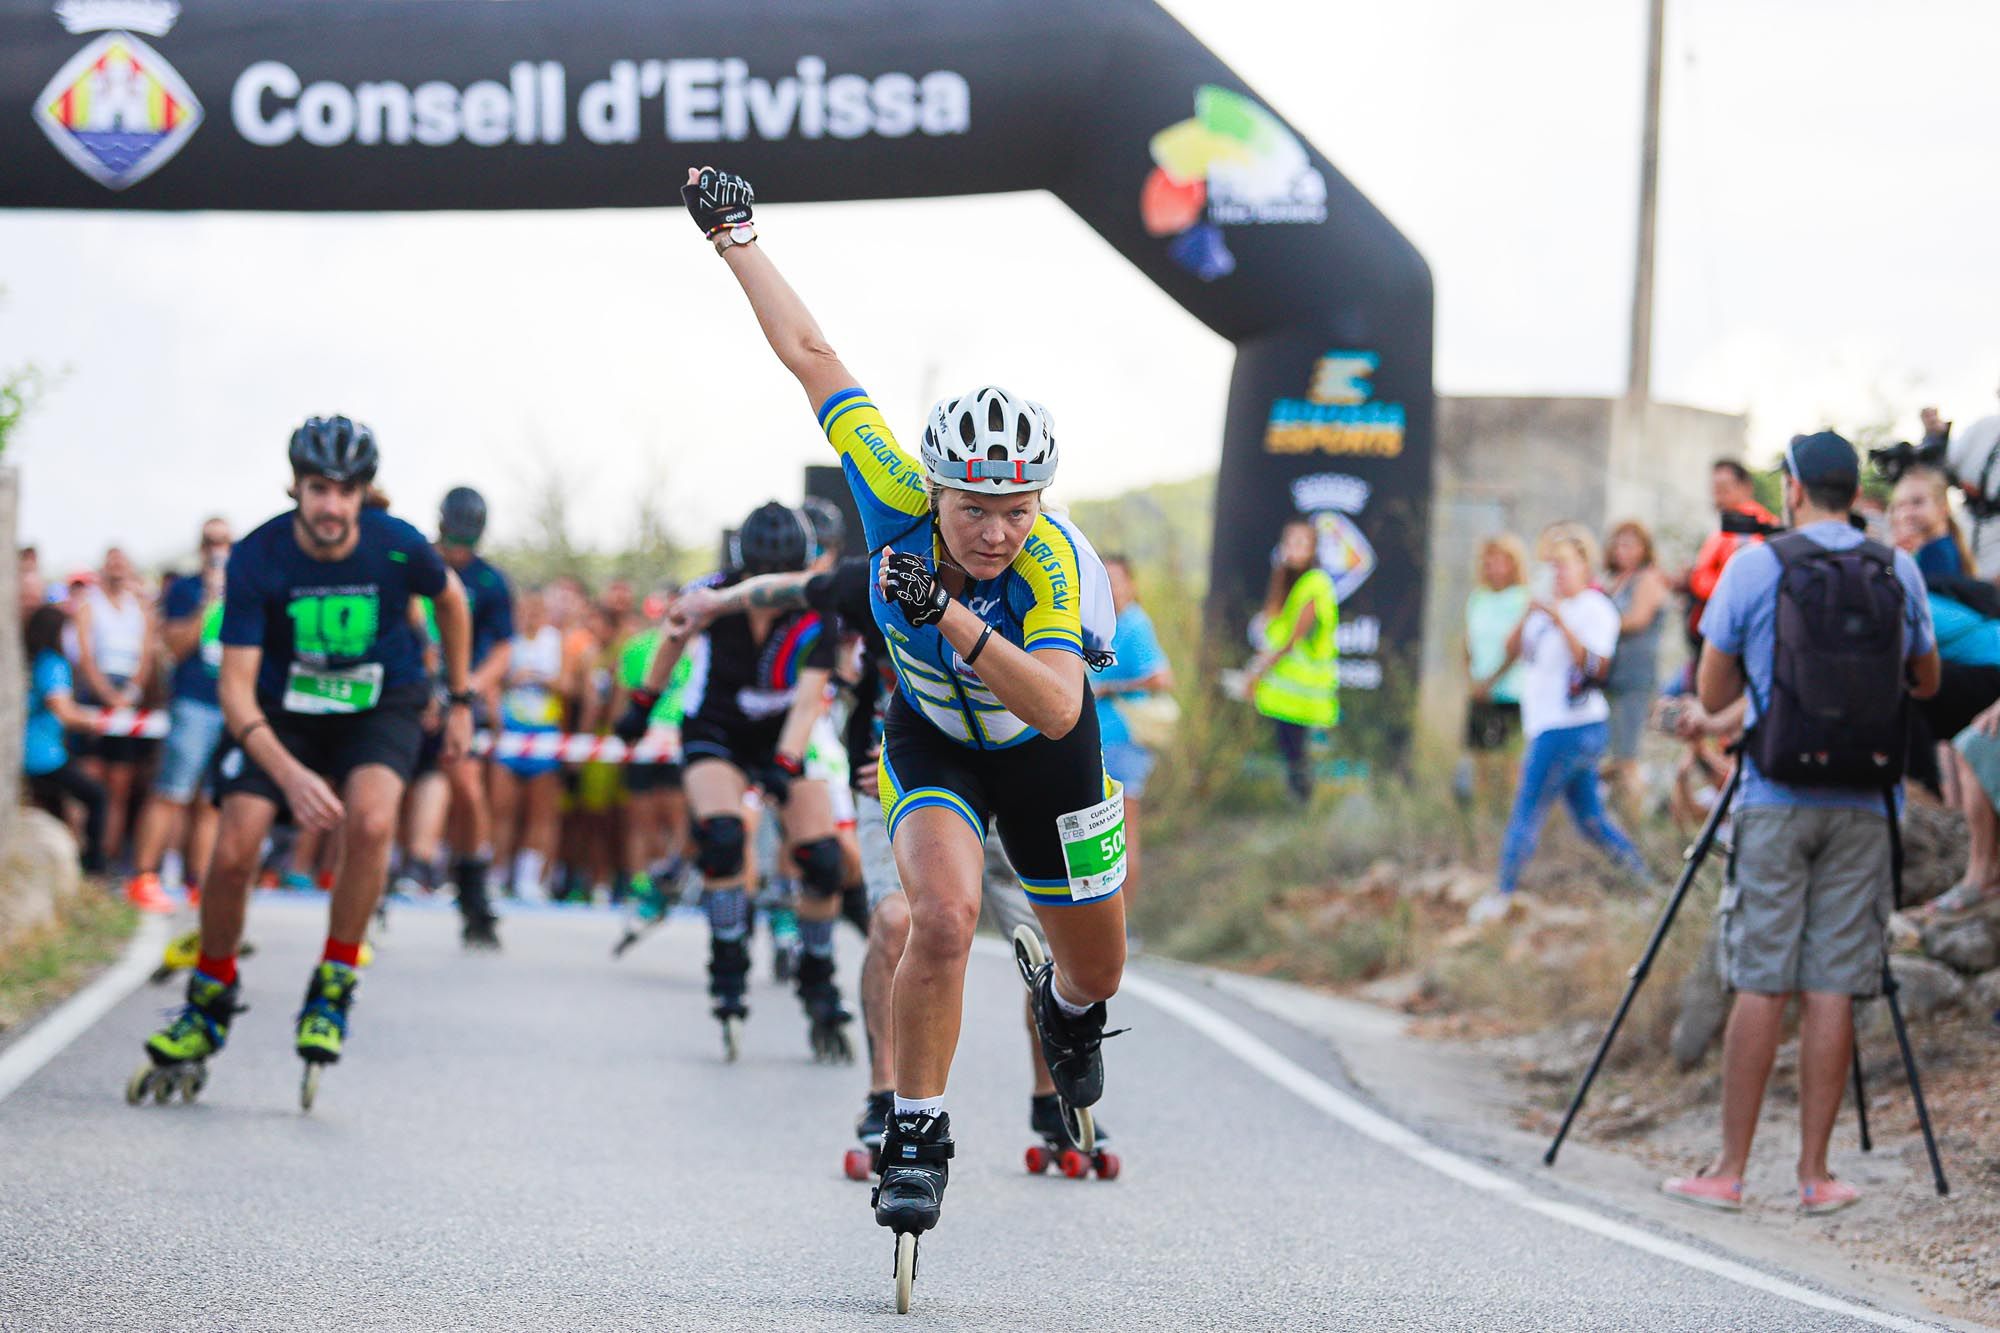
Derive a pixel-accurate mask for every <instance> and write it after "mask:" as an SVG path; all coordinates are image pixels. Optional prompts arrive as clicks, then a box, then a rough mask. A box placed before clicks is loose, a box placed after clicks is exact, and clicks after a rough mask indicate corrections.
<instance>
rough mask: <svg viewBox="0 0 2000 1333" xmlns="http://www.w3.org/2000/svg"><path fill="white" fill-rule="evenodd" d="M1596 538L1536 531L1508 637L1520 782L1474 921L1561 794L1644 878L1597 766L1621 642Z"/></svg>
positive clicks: (1595, 835)
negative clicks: (1529, 573) (1527, 598)
mask: <svg viewBox="0 0 2000 1333" xmlns="http://www.w3.org/2000/svg"><path fill="white" fill-rule="evenodd" d="M1595 546H1596V543H1595V542H1594V541H1593V540H1592V539H1591V537H1590V535H1589V533H1588V532H1586V531H1584V530H1583V529H1581V528H1578V527H1576V526H1574V525H1571V524H1562V525H1558V526H1557V527H1554V528H1551V529H1549V530H1548V531H1547V532H1544V533H1543V534H1542V538H1541V541H1540V542H1538V543H1537V548H1536V554H1537V555H1538V556H1539V557H1540V558H1541V559H1542V561H1543V562H1544V567H1543V572H1542V577H1540V578H1538V579H1537V580H1536V588H1535V597H1534V600H1533V601H1531V602H1530V603H1529V604H1528V613H1527V615H1525V616H1523V617H1522V619H1521V623H1520V625H1519V626H1518V627H1517V628H1516V629H1515V630H1514V633H1513V634H1512V635H1511V636H1510V637H1509V638H1508V642H1507V652H1508V656H1509V658H1510V659H1513V658H1519V659H1520V661H1521V662H1522V664H1523V666H1524V668H1525V670H1524V672H1523V675H1522V686H1521V730H1522V732H1523V733H1525V734H1526V736H1527V738H1528V747H1527V750H1526V752H1525V753H1524V754H1523V755H1522V757H1521V784H1520V788H1519V790H1518V791H1517V792H1516V793H1515V796H1514V813H1513V814H1512V815H1511V816H1510V817H1509V818H1508V820H1507V835H1506V839H1505V841H1504V842H1503V843H1502V844H1501V850H1500V873H1499V885H1498V890H1497V892H1495V893H1491V894H1488V895H1487V896H1486V897H1485V898H1483V899H1481V900H1480V901H1479V902H1478V903H1475V904H1474V905H1473V910H1472V916H1471V919H1472V920H1473V921H1474V922H1480V921H1490V920H1493V919H1495V918H1497V917H1500V916H1504V915H1505V914H1506V911H1507V905H1508V902H1509V896H1510V895H1511V894H1512V893H1513V892H1514V886H1515V885H1516V884H1517V883H1518V882H1519V880H1520V876H1521V868H1522V867H1523V866H1525V865H1526V864H1527V863H1528V859H1529V858H1530V857H1532V856H1533V855H1534V854H1535V842H1536V840H1537V839H1538V838H1539V837H1540V835H1541V831H1542V822H1543V820H1545V819H1546V818H1547V817H1548V812H1549V806H1550V805H1552V804H1554V803H1555V801H1556V799H1557V798H1558V797H1560V798H1561V799H1562V801H1563V804H1564V805H1566V806H1568V807H1569V812H1570V817H1571V818H1572V819H1574V820H1575V821H1576V826H1577V829H1578V831H1579V832H1581V833H1582V834H1583V835H1584V837H1586V838H1588V839H1590V841H1592V842H1594V843H1596V844H1597V845H1598V846H1599V847H1600V848H1602V849H1603V851H1604V852H1605V854H1606V855H1607V856H1609V857H1611V859H1612V860H1613V861H1615V862H1617V864H1618V866H1619V868H1620V869H1622V870H1623V871H1625V872H1626V873H1627V874H1629V875H1632V876H1634V877H1637V876H1641V875H1643V874H1645V870H1646V866H1645V862H1644V861H1642V860H1641V859H1640V857H1639V852H1638V849H1637V848H1635V847H1634V846H1633V845H1632V842H1631V839H1629V838H1627V837H1626V836H1625V835H1624V833H1622V832H1620V831H1619V828H1618V826H1617V825H1616V824H1614V823H1612V822H1611V817H1610V816H1609V815H1608V814H1607V813H1606V812H1605V809H1604V801H1603V798H1602V796H1601V795H1600V794H1599V792H1598V787H1597V765H1598V761H1599V760H1600V759H1601V758H1602V757H1603V755H1604V747H1605V743H1606V741H1607V740H1608V739H1609V736H1610V726H1609V720H1610V717H1611V708H1610V705H1609V704H1608V703H1606V701H1605V698H1604V689H1603V682H1604V679H1605V677H1606V676H1607V675H1608V674H1609V673H1610V669H1611V658H1612V654H1613V653H1615V652H1616V651H1617V648H1618V623H1619V616H1618V608H1617V607H1615V606H1613V605H1612V604H1611V599H1610V598H1609V597H1607V596H1605V595H1604V593H1603V592H1601V591H1599V590H1598V589H1597V588H1595V587H1593V586H1592V585H1591V581H1590V571H1591V570H1592V569H1593V568H1594V567H1595V566H1596V564H1597V552H1596V550H1595V549H1593V548H1594V547H1595Z"/></svg>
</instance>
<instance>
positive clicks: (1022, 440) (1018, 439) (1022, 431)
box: [1014, 412, 1029, 453]
mask: <svg viewBox="0 0 2000 1333" xmlns="http://www.w3.org/2000/svg"><path fill="white" fill-rule="evenodd" d="M1028 434H1029V426H1028V414H1027V413H1026V412H1023V413H1022V414H1021V416H1020V419H1019V420H1017V421H1016V422H1015V423H1014V449H1015V452H1017V453H1023V452H1026V450H1027V448H1028Z"/></svg>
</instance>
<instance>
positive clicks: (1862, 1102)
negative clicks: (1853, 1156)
mask: <svg viewBox="0 0 2000 1333" xmlns="http://www.w3.org/2000/svg"><path fill="white" fill-rule="evenodd" d="M1854 1114H1855V1117H1856V1118H1857V1119H1859V1120H1860V1121H1861V1151H1863V1152H1874V1151H1875V1142H1874V1140H1873V1139H1871V1138H1869V1137H1868V1090H1867V1088H1865V1087H1864V1086H1863V1085H1862V1082H1861V1043H1860V1042H1858V1041H1857V1042H1855V1043H1854Z"/></svg>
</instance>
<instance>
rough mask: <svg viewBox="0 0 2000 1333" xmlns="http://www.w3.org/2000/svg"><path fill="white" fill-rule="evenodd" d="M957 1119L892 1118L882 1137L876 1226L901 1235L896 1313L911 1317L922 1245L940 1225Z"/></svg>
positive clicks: (872, 1198) (872, 1199)
mask: <svg viewBox="0 0 2000 1333" xmlns="http://www.w3.org/2000/svg"><path fill="white" fill-rule="evenodd" d="M951 1155H952V1143H951V1117H950V1116H948V1115H946V1114H945V1113H944V1112H942V1111H939V1112H937V1113H935V1114H931V1115H900V1116H899V1115H895V1114H891V1115H890V1117H889V1123H888V1125H887V1127H886V1128H885V1129H884V1131H883V1134H882V1183H881V1184H879V1185H877V1186H876V1187H875V1190H874V1193H873V1194H871V1195H870V1196H869V1202H871V1203H872V1204H874V1206H875V1221H876V1222H877V1223H878V1224H879V1225H881V1226H885V1227H888V1228H889V1229H890V1230H892V1231H893V1232H895V1233H896V1313H897V1314H908V1313H909V1312H910V1290H911V1288H912V1287H913V1286H914V1285H915V1284H916V1280H917V1241H918V1239H919V1238H920V1237H922V1235H923V1234H924V1232H926V1231H929V1230H930V1229H931V1228H932V1227H934V1226H936V1225H937V1224H938V1213H939V1210H940V1209H942V1208H943V1206H944V1187H945V1182H946V1181H947V1180H948V1179H949V1177H950V1175H951V1168H950V1167H949V1166H948V1165H947V1163H948V1162H950V1161H951Z"/></svg>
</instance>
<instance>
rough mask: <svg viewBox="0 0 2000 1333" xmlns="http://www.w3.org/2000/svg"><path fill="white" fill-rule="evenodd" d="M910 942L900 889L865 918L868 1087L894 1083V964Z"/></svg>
mask: <svg viewBox="0 0 2000 1333" xmlns="http://www.w3.org/2000/svg"><path fill="white" fill-rule="evenodd" d="M909 942H910V902H909V899H907V898H905V897H904V896H903V895H902V894H901V893H900V892H899V893H892V894H890V895H889V896H888V897H886V898H884V899H883V900H882V901H881V902H879V903H877V904H875V910H874V911H873V912H871V913H870V914H869V917H868V952H867V953H866V954H864V955H863V956H862V959H861V1021H862V1023H863V1025H864V1026H865V1027H866V1028H867V1031H868V1090H869V1091H870V1092H889V1091H891V1090H893V1089H894V1088H895V1086H896V1024H895V1012H894V1007H893V1002H892V994H893V991H894V988H895V979H896V967H897V965H898V964H900V963H901V962H902V961H903V950H904V949H905V948H906V947H907V946H908V944H909Z"/></svg>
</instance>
